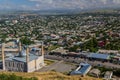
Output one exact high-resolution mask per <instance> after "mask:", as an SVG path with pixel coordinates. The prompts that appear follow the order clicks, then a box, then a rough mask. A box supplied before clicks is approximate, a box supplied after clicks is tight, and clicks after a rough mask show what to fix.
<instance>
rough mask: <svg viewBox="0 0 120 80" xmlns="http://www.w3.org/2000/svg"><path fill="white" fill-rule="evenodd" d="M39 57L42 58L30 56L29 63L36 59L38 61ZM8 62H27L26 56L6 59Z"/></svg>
mask: <svg viewBox="0 0 120 80" xmlns="http://www.w3.org/2000/svg"><path fill="white" fill-rule="evenodd" d="M39 57H41V56H38V55H34V54H29V61H32V60H35V59H37V58H39ZM6 60H10V61H19V62H26V56H22V57H20V56H15V57H11V58H6Z"/></svg>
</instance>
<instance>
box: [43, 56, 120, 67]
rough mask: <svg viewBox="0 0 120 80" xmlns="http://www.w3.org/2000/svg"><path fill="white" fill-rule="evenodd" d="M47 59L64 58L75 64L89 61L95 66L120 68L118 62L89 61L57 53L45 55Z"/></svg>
mask: <svg viewBox="0 0 120 80" xmlns="http://www.w3.org/2000/svg"><path fill="white" fill-rule="evenodd" d="M45 58H46V59H53V60H63V61H65V62H71V63H75V64H80V63H81V62H87V63H89V64H91V65H93V66H98V64H99V65H102V66H105V67H107V68H119V69H120V65H117V64H113V63H109V62H104V63H103V62H101V61H89V60H87V59H86V60H85V59H81V58H72V57H69V58H66V57H61V56H55V55H45Z"/></svg>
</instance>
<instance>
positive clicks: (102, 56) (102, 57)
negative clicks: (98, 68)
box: [88, 53, 110, 59]
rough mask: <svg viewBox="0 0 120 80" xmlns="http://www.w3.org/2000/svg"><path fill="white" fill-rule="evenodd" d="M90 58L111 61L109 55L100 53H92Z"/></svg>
mask: <svg viewBox="0 0 120 80" xmlns="http://www.w3.org/2000/svg"><path fill="white" fill-rule="evenodd" d="M88 57H89V58H96V59H109V57H110V55H108V54H100V53H91V54H89V55H88Z"/></svg>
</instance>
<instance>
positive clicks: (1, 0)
mask: <svg viewBox="0 0 120 80" xmlns="http://www.w3.org/2000/svg"><path fill="white" fill-rule="evenodd" d="M104 7H120V0H0V10H5V9H6V10H9V9H10V10H11V9H15V10H51V9H52V10H54V9H89V8H104Z"/></svg>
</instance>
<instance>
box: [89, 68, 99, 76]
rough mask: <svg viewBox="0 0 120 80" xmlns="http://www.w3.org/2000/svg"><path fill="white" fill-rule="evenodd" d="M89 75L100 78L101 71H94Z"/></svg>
mask: <svg viewBox="0 0 120 80" xmlns="http://www.w3.org/2000/svg"><path fill="white" fill-rule="evenodd" d="M89 73H90V75H92V76H94V77H99V75H100V70H99V69H92V70H91V71H90V72H89Z"/></svg>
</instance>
